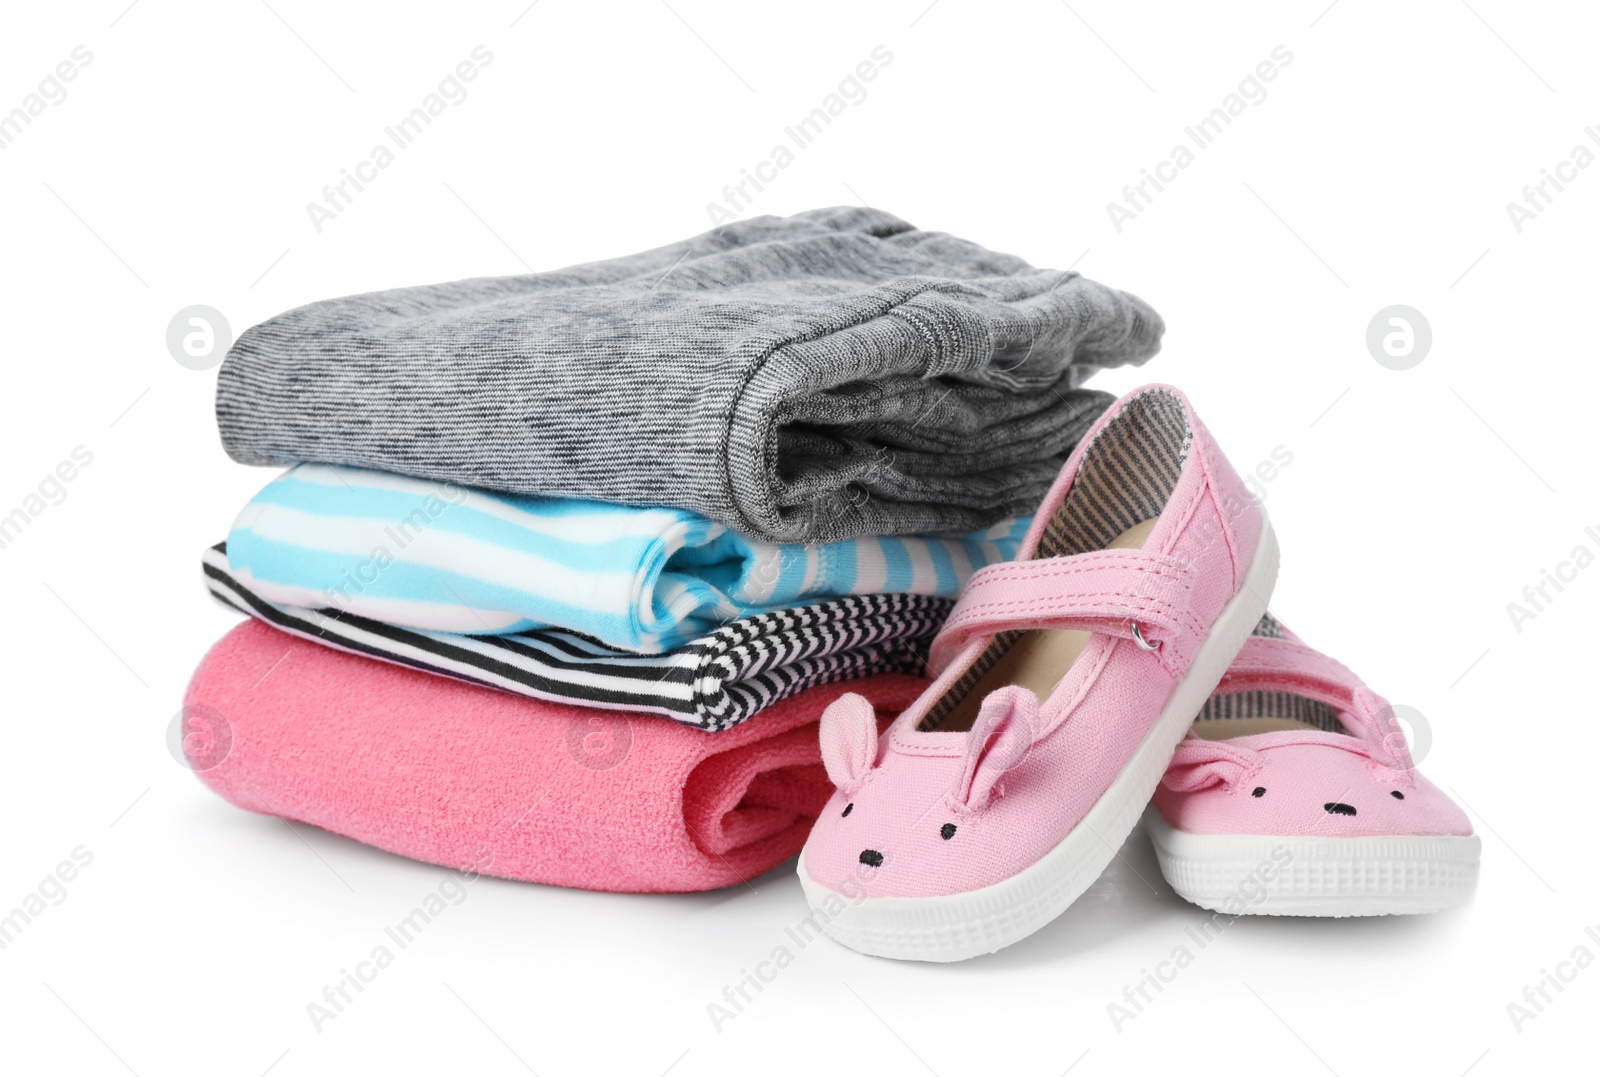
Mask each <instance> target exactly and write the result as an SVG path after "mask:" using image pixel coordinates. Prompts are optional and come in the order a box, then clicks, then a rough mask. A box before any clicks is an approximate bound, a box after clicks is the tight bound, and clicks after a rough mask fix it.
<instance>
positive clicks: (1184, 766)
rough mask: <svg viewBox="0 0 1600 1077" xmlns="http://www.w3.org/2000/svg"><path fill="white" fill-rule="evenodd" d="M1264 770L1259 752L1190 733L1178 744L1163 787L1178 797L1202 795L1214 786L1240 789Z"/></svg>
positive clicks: (1164, 776) (1162, 781)
mask: <svg viewBox="0 0 1600 1077" xmlns="http://www.w3.org/2000/svg"><path fill="white" fill-rule="evenodd" d="M1260 769H1261V760H1260V758H1259V757H1258V756H1257V755H1256V753H1255V752H1250V751H1244V750H1242V749H1239V748H1233V747H1229V746H1228V745H1226V744H1223V743H1221V742H1218V741H1213V740H1203V739H1201V738H1200V737H1197V736H1195V735H1194V734H1193V733H1190V734H1189V735H1188V736H1187V737H1185V738H1184V739H1183V740H1181V741H1179V742H1178V749H1177V751H1176V752H1174V753H1173V755H1172V762H1171V763H1170V764H1169V765H1168V766H1167V772H1166V774H1164V775H1162V778H1161V784H1162V785H1164V786H1166V787H1167V788H1168V789H1171V790H1173V791H1174V792H1178V793H1198V792H1199V791H1200V790H1202V789H1210V788H1212V787H1213V786H1218V785H1238V784H1240V783H1241V782H1243V781H1244V780H1245V779H1246V778H1248V777H1250V776H1251V775H1252V774H1254V773H1255V772H1256V771H1258V770H1260Z"/></svg>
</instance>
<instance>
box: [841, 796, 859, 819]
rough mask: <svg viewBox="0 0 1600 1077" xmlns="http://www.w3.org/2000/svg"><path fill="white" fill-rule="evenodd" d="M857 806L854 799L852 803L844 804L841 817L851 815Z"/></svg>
mask: <svg viewBox="0 0 1600 1077" xmlns="http://www.w3.org/2000/svg"><path fill="white" fill-rule="evenodd" d="M855 806H856V802H855V801H853V800H852V801H851V802H850V803H848V804H846V805H845V806H844V811H842V812H840V813H839V818H841V819H843V818H844V817H845V816H847V815H849V814H850V813H851V812H852V811H854V810H855Z"/></svg>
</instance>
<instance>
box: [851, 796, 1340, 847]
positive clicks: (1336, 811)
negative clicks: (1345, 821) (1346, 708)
mask: <svg viewBox="0 0 1600 1077" xmlns="http://www.w3.org/2000/svg"><path fill="white" fill-rule="evenodd" d="M1322 810H1323V811H1325V812H1327V813H1328V814H1329V815H1354V814H1355V813H1356V810H1355V808H1353V807H1351V806H1350V805H1349V804H1340V803H1338V802H1337V801H1335V802H1334V803H1331V804H1324V805H1323V806H1322ZM862 855H865V854H862Z"/></svg>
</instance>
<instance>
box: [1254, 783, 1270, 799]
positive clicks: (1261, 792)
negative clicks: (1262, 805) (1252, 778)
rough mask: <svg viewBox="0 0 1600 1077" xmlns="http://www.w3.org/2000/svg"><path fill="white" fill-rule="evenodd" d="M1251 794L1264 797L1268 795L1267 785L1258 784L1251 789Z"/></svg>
mask: <svg viewBox="0 0 1600 1077" xmlns="http://www.w3.org/2000/svg"><path fill="white" fill-rule="evenodd" d="M1250 795H1251V796H1253V797H1264V796H1266V795H1267V787H1266V786H1264V785H1258V786H1256V787H1255V788H1254V789H1252V790H1250Z"/></svg>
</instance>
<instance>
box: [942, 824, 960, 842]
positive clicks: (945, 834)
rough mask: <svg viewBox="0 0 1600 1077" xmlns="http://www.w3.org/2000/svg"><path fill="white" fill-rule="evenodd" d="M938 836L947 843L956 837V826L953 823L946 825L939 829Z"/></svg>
mask: <svg viewBox="0 0 1600 1077" xmlns="http://www.w3.org/2000/svg"><path fill="white" fill-rule="evenodd" d="M939 836H940V837H941V838H943V839H944V840H945V841H949V840H950V839H951V838H953V837H955V836H956V825H955V824H954V823H946V824H945V825H944V826H942V827H940V828H939Z"/></svg>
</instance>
